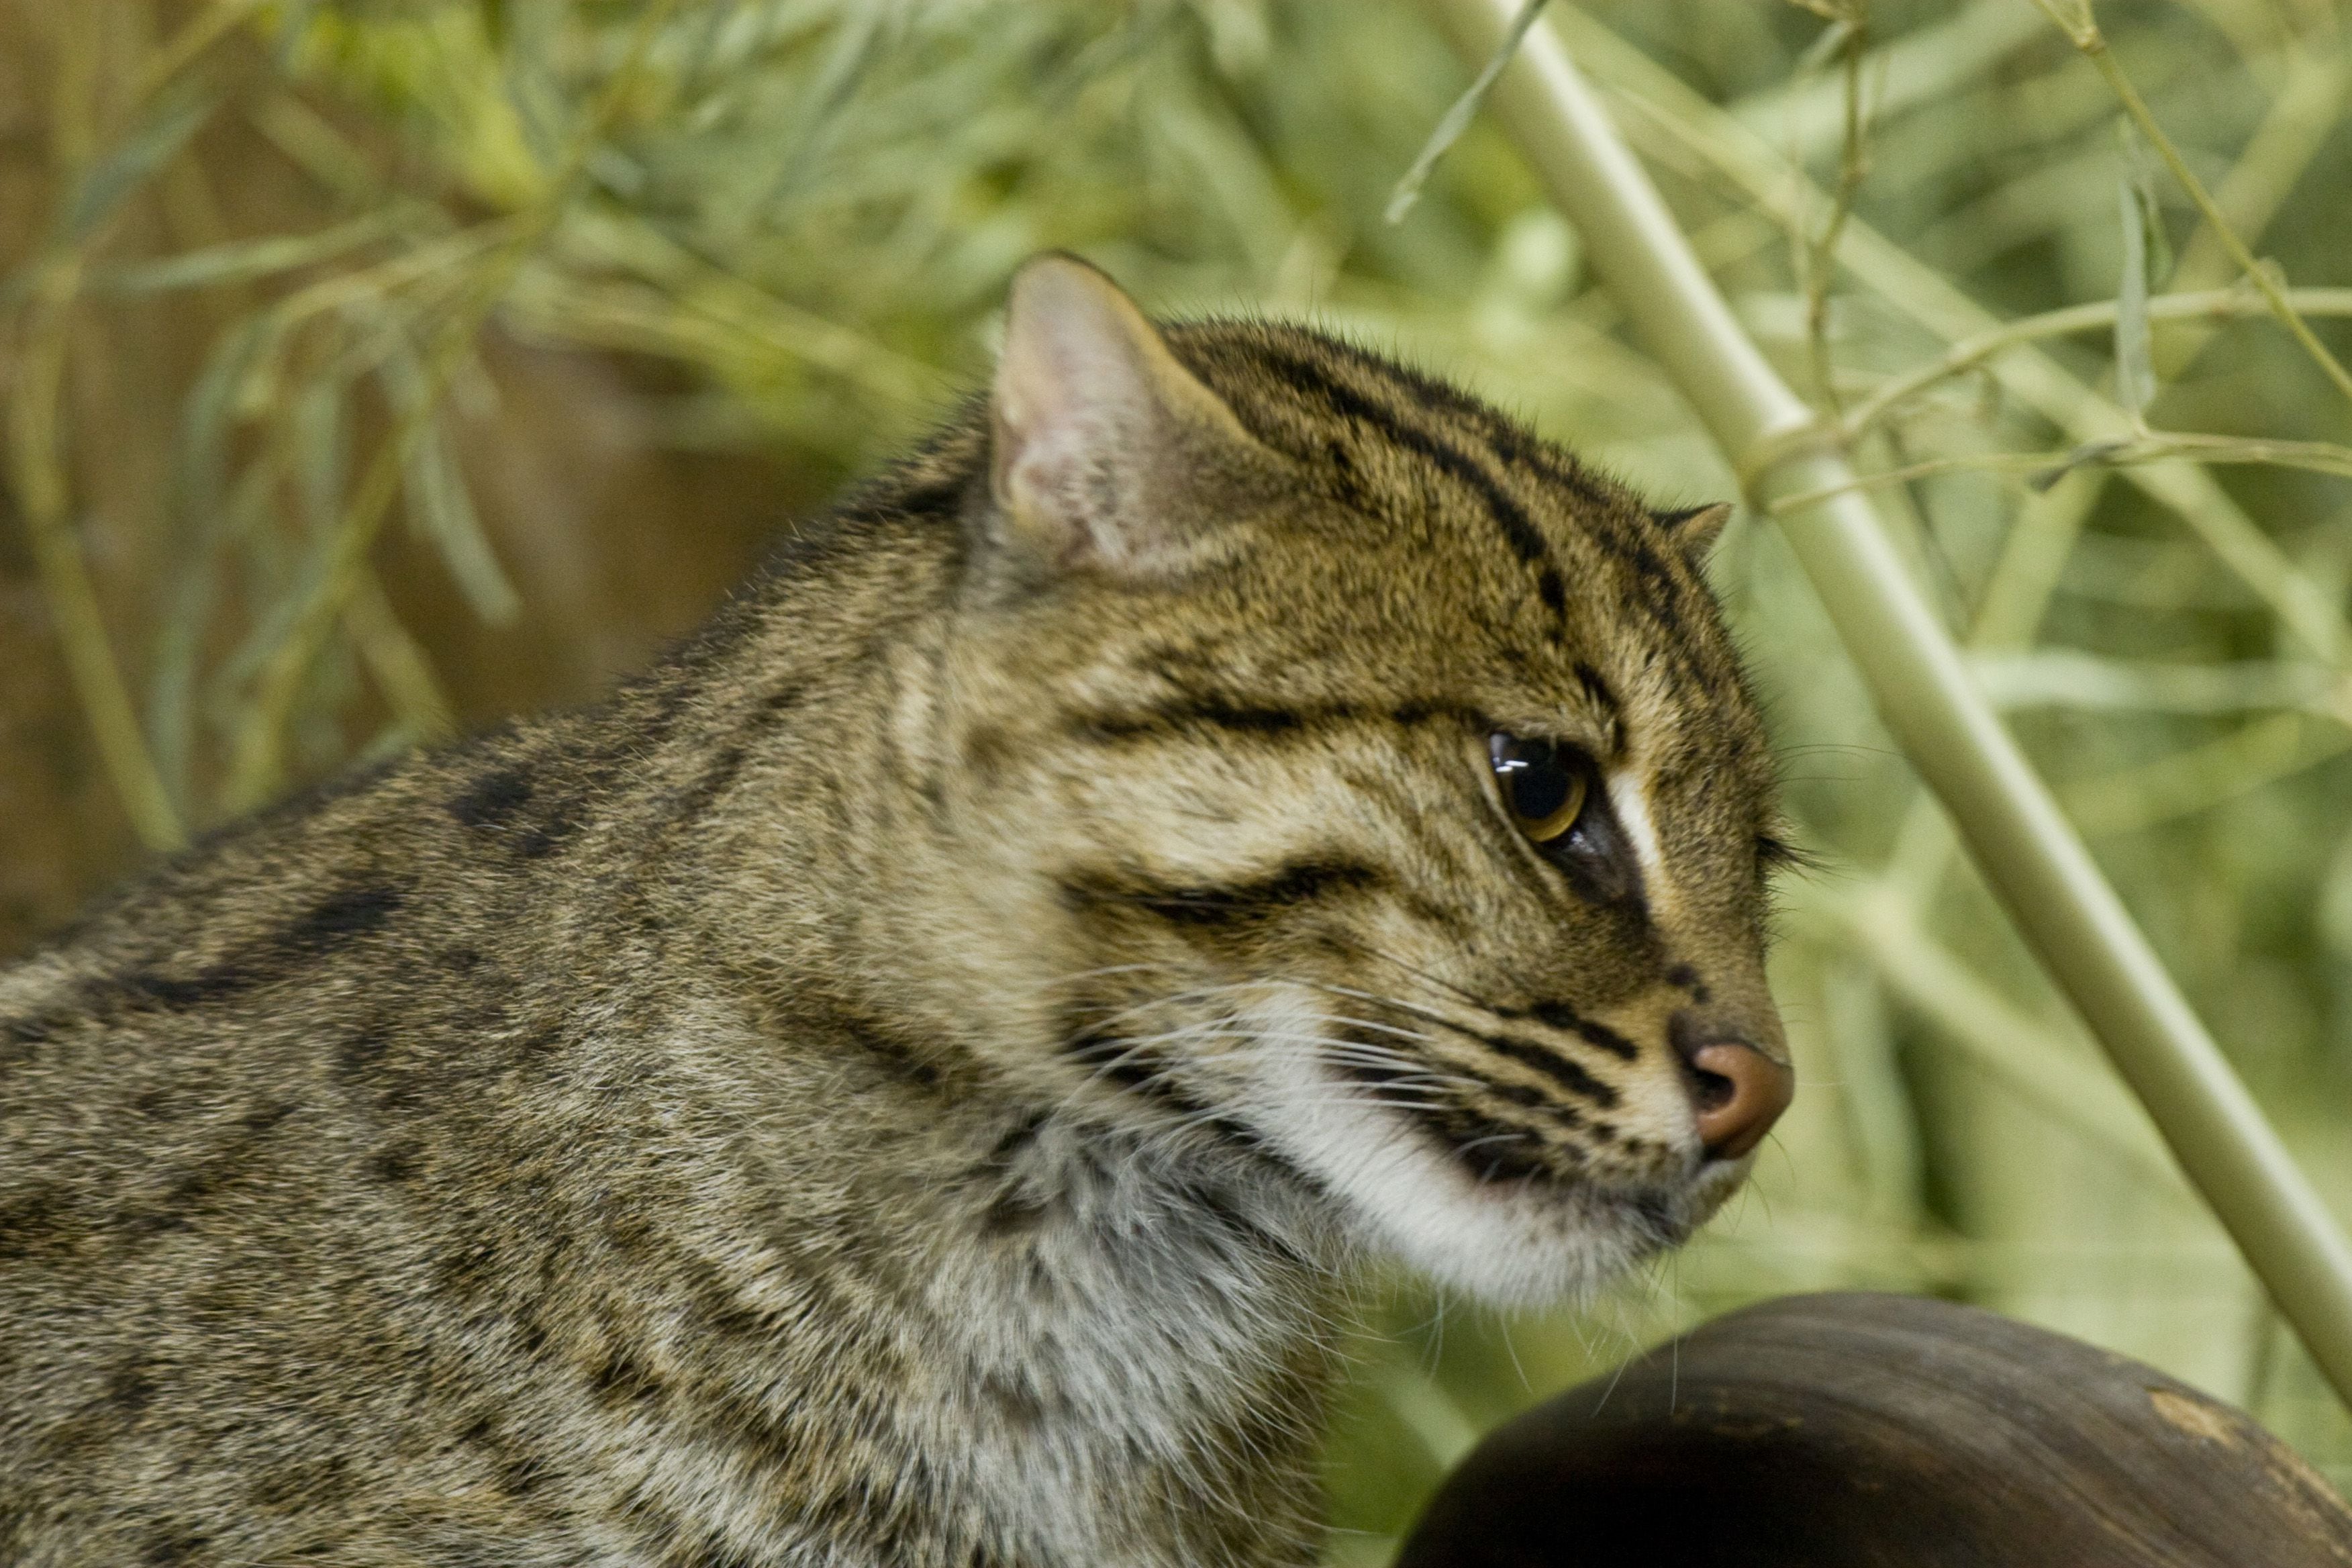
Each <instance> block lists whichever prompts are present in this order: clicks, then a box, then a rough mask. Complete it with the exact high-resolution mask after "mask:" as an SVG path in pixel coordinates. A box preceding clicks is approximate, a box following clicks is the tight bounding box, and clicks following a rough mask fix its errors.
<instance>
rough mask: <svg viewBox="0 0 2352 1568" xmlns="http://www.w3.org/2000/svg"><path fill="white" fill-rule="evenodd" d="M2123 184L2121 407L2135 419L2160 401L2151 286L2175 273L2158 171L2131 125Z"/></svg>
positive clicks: (2124, 127)
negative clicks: (2149, 308) (2150, 315)
mask: <svg viewBox="0 0 2352 1568" xmlns="http://www.w3.org/2000/svg"><path fill="white" fill-rule="evenodd" d="M2117 135H2118V138H2119V140H2120V141H2121V142H2122V145H2123V157H2124V172H2123V180H2122V183H2121V184H2120V185H2119V186H2118V188H2117V191H2116V195H2117V198H2118V201H2119V204H2120V206H2121V210H2122V215H2123V232H2124V265H2123V278H2122V280H2121V281H2120V282H2119V283H2118V285H2117V286H2116V402H2117V403H2119V404H2121V405H2123V407H2124V409H2125V411H2126V412H2127V413H2129V414H2130V415H2131V416H2133V417H2134V418H2135V419H2137V418H2139V417H2140V416H2143V415H2145V414H2146V413H2147V407H2148V405H2149V404H2151V403H2153V402H2155V401H2156V391H2157V381H2156V354H2155V349H2154V346H2153V338H2152V336H2151V334H2150V331H2149V329H2148V324H2147V296H2148V282H2149V279H2152V278H2162V277H2164V276H2166V275H2167V274H2168V273H2169V272H2170V271H2171V269H2172V257H2171V247H2169V246H2168V245H2167V244H2166V243H2165V237H2164V214H2163V211H2162V209H2161V208H2159V207H2158V205H2157V200H2156V179H2155V171H2154V170H2153V168H2152V167H2151V166H2150V164H2149V162H2148V158H2147V150H2146V148H2145V147H2144V146H2143V145H2142V143H2141V142H2140V140H2139V137H2138V135H2137V132H2134V131H2133V129H2132V126H2131V122H2130V121H2123V122H2121V124H2120V127H2119V129H2118V132H2117Z"/></svg>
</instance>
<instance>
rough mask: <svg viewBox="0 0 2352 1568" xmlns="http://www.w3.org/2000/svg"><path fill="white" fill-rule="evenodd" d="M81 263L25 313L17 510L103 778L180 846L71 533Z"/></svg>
mask: <svg viewBox="0 0 2352 1568" xmlns="http://www.w3.org/2000/svg"><path fill="white" fill-rule="evenodd" d="M78 270H79V269H78V268H77V266H76V264H75V263H74V262H73V261H72V260H70V259H62V260H60V261H58V263H56V264H55V265H53V267H52V268H51V270H50V273H49V277H48V279H47V282H46V283H45V286H44V287H43V289H41V295H42V297H41V298H40V299H39V300H38V301H37V304H36V305H35V307H34V309H33V310H31V311H30V312H29V315H28V319H27V321H26V328H25V331H24V338H23V342H22V344H21V346H20V349H19V353H18V355H17V362H16V386H15V388H14V389H13V395H11V396H10V398H9V399H8V458H9V462H8V471H9V478H10V479H11V481H12V487H11V488H12V489H14V490H15V492H16V509H17V510H18V511H19V512H20V513H21V514H22V515H23V517H24V520H25V527H26V532H27V533H29V534H30V535H31V539H32V546H33V558H34V562H35V563H36V566H37V570H38V571H39V573H40V579H41V593H42V595H43V597H44V599H45V600H46V602H47V605H48V610H49V615H50V617H51V619H52V620H53V621H54V622H55V623H56V626H57V634H58V645H59V646H60V647H62V649H63V650H64V653H65V656H66V668H67V669H68V672H70V674H71V675H72V677H73V683H74V695H75V696H76V698H77V699H78V700H79V701H80V704H81V710H82V714H83V716H84V717H85V718H86V719H88V720H89V727H90V730H91V731H92V733H93V734H95V735H96V737H97V739H98V751H99V757H100V761H101V762H102V763H104V764H105V768H106V774H107V778H108V780H109V782H110V783H111V784H112V785H113V786H114V793H115V795H116V797H117V798H119V799H120V800H121V802H122V809H123V812H124V814H125V815H126V816H129V817H130V819H131V827H132V829H133V830H134V831H136V832H137V833H138V835H139V837H140V841H141V842H142V843H143V844H145V845H146V846H147V847H149V848H151V849H176V848H179V847H181V846H182V845H184V844H185V843H186V842H187V832H186V829H185V828H184V826H182V824H181V821H180V815H179V813H178V811H177V810H175V809H174V808H173V805H172V796H171V792H170V791H168V790H166V789H165V788H164V787H163V774H162V773H159V772H157V771H156V767H155V759H154V756H153V754H152V752H150V751H149V750H148V746H147V737H146V735H145V734H144V732H142V731H141V730H140V728H139V717H138V711H137V710H136V709H135V708H134V707H133V706H132V704H131V691H130V689H129V688H128V687H127V686H126V685H124V683H123V679H122V669H121V665H120V664H119V663H118V662H117V661H116V659H115V657H114V647H113V645H112V644H111V643H110V641H109V640H108V638H107V635H106V623H105V620H104V617H103V616H101V615H100V612H99V605H98V593H97V590H96V588H95V587H94V586H93V585H92V584H91V582H90V578H89V566H88V564H87V563H85V562H84V561H83V559H82V553H81V542H80V541H79V538H77V537H76V534H75V531H74V526H73V521H72V519H71V516H70V510H69V509H70V501H69V500H68V486H67V480H66V476H65V469H64V464H63V462H62V461H61V459H60V458H59V453H58V410H59V406H60V405H61V403H62V402H63V398H64V392H65V367H66V345H67V340H68V336H69V334H70V331H71V326H72V300H73V296H74V292H75V281H76V273H77V271H78Z"/></svg>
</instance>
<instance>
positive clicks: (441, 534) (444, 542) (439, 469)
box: [383, 344, 522, 626]
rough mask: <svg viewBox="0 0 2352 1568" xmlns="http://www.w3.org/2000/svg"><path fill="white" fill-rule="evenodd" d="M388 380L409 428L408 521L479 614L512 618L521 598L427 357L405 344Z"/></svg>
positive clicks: (492, 619)
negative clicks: (444, 416)
mask: <svg viewBox="0 0 2352 1568" xmlns="http://www.w3.org/2000/svg"><path fill="white" fill-rule="evenodd" d="M383 385H384V389H385V392H386V395H387V396H388V397H389V398H390V400H391V403H392V405H393V407H394V410H395V411H396V412H397V414H398V416H399V417H400V418H401V420H402V421H403V422H404V424H406V425H408V426H410V427H411V434H410V437H409V439H408V441H407V443H406V445H405V447H404V450H403V453H402V459H401V466H402V479H403V483H404V494H405V495H406V496H407V498H408V506H409V519H410V521H412V522H413V523H415V525H416V526H417V528H418V529H419V530H420V531H423V533H424V534H425V537H426V538H427V539H429V540H431V541H432V542H433V543H434V546H435V547H436V549H438V550H439V551H440V552H441V561H442V563H443V564H444V565H446V566H447V567H448V568H449V574H450V576H452V577H453V578H455V579H456V580H457V587H458V591H459V592H461V593H462V594H464V595H465V596H466V603H467V605H469V606H471V607H472V609H473V611H474V613H475V614H476V615H478V616H481V617H482V619H484V620H485V621H488V622H489V623H490V624H491V625H492V626H505V625H507V624H509V622H511V621H512V620H513V619H514V618H515V616H518V615H519V614H520V613H521V610H522V600H521V597H520V595H518V594H516V592H515V589H514V584H512V583H511V582H510V581H509V579H508V577H507V574H506V570H505V568H504V567H502V566H500V565H499V558H498V556H497V554H496V553H495V552H493V551H492V550H491V549H490V542H489V539H488V536H487V535H485V534H484V532H483V531H482V521H481V516H480V514H479V513H478V512H477V511H476V510H474V498H473V493H472V491H471V490H470V489H468V488H467V484H466V478H465V475H464V473H463V472H462V471H461V470H460V469H459V468H458V466H457V458H456V456H455V455H454V454H453V453H452V452H451V451H450V449H449V444H448V441H447V438H446V434H445V433H444V431H443V429H442V425H441V418H440V410H439V407H438V405H437V403H436V400H435V399H434V397H433V395H432V390H431V388H430V387H429V386H428V385H427V384H426V380H425V367H424V365H423V363H420V362H419V361H418V360H417V358H416V356H415V353H413V352H412V351H410V350H409V349H408V348H407V347H406V346H405V344H403V345H402V346H401V347H400V348H399V349H398V350H397V351H396V352H394V353H392V354H390V355H389V356H387V357H386V359H385V361H384V363H383Z"/></svg>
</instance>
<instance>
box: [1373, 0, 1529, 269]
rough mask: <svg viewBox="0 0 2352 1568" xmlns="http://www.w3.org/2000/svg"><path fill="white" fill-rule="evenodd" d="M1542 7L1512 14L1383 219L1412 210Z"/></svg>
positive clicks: (1395, 220) (1398, 220)
mask: <svg viewBox="0 0 2352 1568" xmlns="http://www.w3.org/2000/svg"><path fill="white" fill-rule="evenodd" d="M1543 8H1544V0H1524V3H1523V4H1522V5H1520V6H1519V13H1518V15H1517V16H1514V17H1512V18H1511V26H1510V28H1509V30H1508V31H1507V32H1506V33H1505V34H1504V35H1503V41H1502V42H1501V43H1500V44H1499V45H1497V46H1496V49H1495V52H1494V53H1493V54H1492V55H1490V56H1488V57H1487V58H1486V66H1485V67H1484V68H1481V69H1480V71H1479V72H1478V75H1477V78H1476V79H1475V80H1474V81H1472V82H1471V84H1470V88H1469V90H1468V91H1466V92H1465V93H1464V94H1463V95H1462V96H1461V97H1460V98H1457V99H1455V100H1454V107H1453V108H1451V109H1449V110H1446V111H1445V114H1444V118H1442V119H1440V120H1439V121H1438V122H1437V126H1436V128H1435V129H1434V130H1433V131H1431V132H1430V133H1429V140H1428V141H1427V142H1423V143H1422V148H1421V152H1420V153H1419V155H1418V156H1416V157H1415V158H1414V159H1413V161H1412V167H1411V168H1409V169H1407V170H1406V171H1405V172H1404V176H1403V178H1402V179H1400V180H1398V181H1397V183H1396V189H1395V190H1393V191H1391V193H1389V205H1388V207H1387V209H1386V210H1385V211H1383V212H1382V213H1381V217H1382V219H1383V220H1385V221H1386V222H1389V223H1391V224H1396V223H1402V222H1403V221H1404V215H1405V214H1407V213H1409V212H1411V211H1412V205H1413V203H1415V202H1417V201H1419V200H1421V187H1422V186H1423V184H1426V183H1427V181H1428V179H1429V174H1430V171H1431V170H1433V169H1434V168H1436V167H1437V161H1438V160H1439V159H1440V158H1443V157H1444V156H1445V153H1446V150H1447V149H1448V148H1450V147H1452V146H1453V145H1454V143H1455V142H1459V141H1460V140H1461V139H1462V133H1463V132H1465V131H1467V130H1469V129H1470V121H1473V120H1475V119H1476V118H1477V116H1478V110H1479V108H1480V106H1481V105H1483V104H1484V103H1485V102H1486V95H1487V94H1488V93H1489V92H1492V91H1493V90H1494V89H1495V79H1496V78H1497V77H1499V76H1501V75H1502V74H1503V68H1504V67H1505V66H1507V65H1509V64H1510V63H1511V57H1512V56H1513V55H1516V54H1517V53H1518V52H1519V40H1520V39H1522V38H1524V37H1527V36H1528V28H1529V27H1532V26H1535V25H1536V18H1537V17H1538V16H1541V15H1542V14H1543Z"/></svg>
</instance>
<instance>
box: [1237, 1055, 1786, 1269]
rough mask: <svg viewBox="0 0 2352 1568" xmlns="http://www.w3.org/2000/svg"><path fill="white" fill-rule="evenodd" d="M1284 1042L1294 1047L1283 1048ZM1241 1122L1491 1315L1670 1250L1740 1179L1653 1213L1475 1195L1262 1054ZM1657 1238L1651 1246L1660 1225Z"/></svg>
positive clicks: (1449, 1169)
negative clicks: (1249, 1108)
mask: <svg viewBox="0 0 2352 1568" xmlns="http://www.w3.org/2000/svg"><path fill="white" fill-rule="evenodd" d="M1291 1037H1292V1038H1293V1039H1296V1038H1297V1036H1296V1035H1293V1036H1291ZM1258 1066H1259V1068H1260V1075H1261V1083H1262V1085H1263V1089H1262V1093H1263V1098H1262V1099H1260V1100H1258V1102H1257V1104H1256V1106H1255V1115H1254V1116H1253V1117H1252V1118H1251V1120H1252V1121H1254V1122H1255V1124H1256V1126H1257V1128H1258V1130H1259V1131H1260V1132H1261V1133H1262V1134H1264V1135H1265V1137H1267V1138H1268V1139H1269V1140H1270V1141H1271V1142H1273V1143H1274V1145H1275V1146H1276V1148H1277V1149H1278V1150H1280V1151H1281V1152H1282V1154H1283V1155H1284V1157H1285V1158H1286V1159H1287V1160H1289V1161H1290V1163H1292V1164H1294V1165H1296V1166H1297V1168H1298V1169H1300V1170H1301V1171H1304V1172H1306V1173H1308V1174H1310V1175H1312V1176H1313V1177H1315V1178H1316V1179H1317V1180H1318V1182H1320V1183H1321V1184H1323V1187H1324V1189H1325V1190H1326V1191H1327V1192H1328V1193H1330V1194H1332V1195H1333V1196H1334V1197H1335V1198H1337V1199H1338V1200H1339V1203H1340V1204H1341V1205H1343V1207H1345V1208H1346V1209H1347V1210H1348V1211H1349V1212H1348V1218H1349V1223H1350V1226H1351V1228H1353V1229H1355V1230H1357V1231H1358V1232H1359V1234H1360V1235H1363V1236H1364V1237H1365V1239H1367V1240H1370V1241H1372V1242H1374V1243H1376V1244H1378V1245H1380V1246H1381V1247H1384V1248H1385V1249H1386V1250H1388V1251H1391V1252H1393V1253H1395V1254H1397V1255H1398V1256H1399V1257H1401V1258H1403V1259H1404V1260H1405V1261H1406V1262H1407V1263H1410V1264H1412V1266H1413V1267H1414V1268H1418V1269H1420V1270H1421V1271H1422V1272H1423V1273H1425V1274H1427V1275H1429V1276H1430V1277H1431V1278H1433V1279H1436V1280H1439V1281H1441V1282H1442V1283H1444V1284H1447V1285H1451V1286H1454V1287H1455V1288H1457V1289H1462V1290H1465V1291H1467V1292H1468V1293H1470V1294H1471V1295H1473V1296H1475V1297H1477V1298H1479V1299H1481V1300H1486V1301H1487V1302H1490V1303H1493V1304H1494V1305H1496V1306H1541V1305H1546V1304H1549V1303H1553V1302H1558V1301H1560V1300H1569V1299H1572V1298H1577V1297H1582V1296H1588V1295H1590V1294H1591V1292H1593V1291H1594V1290H1596V1289H1600V1288H1601V1286H1604V1285H1606V1284H1608V1283H1609V1282H1610V1281H1611V1280H1612V1279H1616V1278H1617V1277H1618V1276H1619V1275H1621V1274H1622V1273H1623V1272H1624V1271H1625V1270H1626V1269H1627V1268H1630V1267H1631V1266H1633V1264H1635V1263H1638V1262H1640V1261H1641V1260H1642V1259H1643V1258H1648V1257H1652V1256H1654V1255H1655V1254H1656V1253H1658V1252H1659V1251H1661V1250H1663V1249H1664V1247H1668V1246H1671V1245H1673V1244H1675V1243H1676V1242H1679V1241H1680V1240H1681V1239H1682V1238H1683V1237H1685V1236H1686V1235H1687V1234H1688V1233H1689V1232H1690V1231H1691V1230H1692V1229H1694V1228H1696V1226H1697V1225H1698V1224H1699V1223H1700V1222H1701V1221H1703V1220H1705V1219H1706V1216H1707V1215H1710V1214H1712V1213H1713V1212H1714V1211H1715V1210H1716V1209H1717V1207H1718V1206H1719V1205H1721V1204H1722V1202H1723V1200H1724V1199H1725V1198H1726V1197H1727V1196H1729V1195H1730V1194H1731V1193H1732V1191H1733V1190H1734V1189H1736V1188H1737V1187H1738V1184H1739V1183H1740V1181H1741V1180H1742V1179H1743V1178H1744V1177H1745V1176H1746V1175H1747V1173H1748V1161H1745V1160H1742V1161H1738V1162H1737V1163H1725V1162H1719V1161H1712V1162H1709V1163H1707V1165H1706V1167H1705V1168H1704V1169H1703V1171H1702V1172H1701V1173H1699V1175H1698V1178H1697V1179H1696V1181H1694V1182H1691V1183H1690V1184H1688V1185H1687V1186H1683V1187H1682V1188H1681V1190H1679V1191H1675V1187H1676V1186H1678V1185H1680V1184H1675V1183H1673V1182H1671V1181H1669V1182H1668V1183H1667V1184H1664V1192H1665V1193H1666V1194H1667V1195H1668V1196H1669V1198H1670V1200H1671V1201H1670V1202H1669V1203H1668V1204H1667V1205H1665V1207H1664V1212H1663V1213H1662V1212H1660V1210H1659V1208H1658V1207H1657V1206H1656V1205H1655V1202H1653V1204H1652V1205H1645V1206H1647V1207H1648V1208H1649V1213H1647V1214H1646V1215H1645V1214H1644V1213H1643V1212H1642V1210H1640V1209H1637V1208H1636V1207H1635V1206H1634V1205H1633V1203H1632V1202H1631V1201H1630V1199H1629V1196H1628V1194H1624V1193H1623V1192H1622V1191H1612V1189H1609V1188H1606V1187H1599V1186H1591V1187H1588V1186H1581V1185H1579V1184H1574V1183H1559V1184H1541V1185H1537V1184H1529V1183H1528V1182H1525V1181H1520V1180H1510V1179H1504V1180H1497V1181H1492V1182H1483V1181H1480V1180H1479V1179H1478V1178H1477V1177H1476V1176H1475V1174H1474V1173H1472V1172H1471V1171H1469V1170H1468V1169H1466V1168H1465V1166H1464V1164H1463V1163H1461V1162H1460V1161H1459V1160H1456V1159H1454V1157H1452V1156H1451V1155H1450V1154H1448V1153H1447V1152H1445V1151H1444V1150H1441V1149H1439V1148H1438V1147H1437V1146H1436V1145H1435V1144H1434V1143H1433V1142H1432V1141H1431V1140H1430V1139H1429V1138H1428V1137H1427V1136H1426V1135H1424V1134H1423V1133H1422V1132H1420V1131H1416V1130H1415V1129H1414V1128H1413V1127H1412V1125H1411V1124H1410V1123H1409V1122H1408V1121H1407V1120H1406V1118H1405V1115H1404V1113H1403V1112H1402V1111H1399V1110H1393V1109H1391V1108H1388V1107H1385V1106H1382V1105H1380V1104H1377V1103H1373V1102H1372V1100H1371V1096H1370V1091H1368V1090H1363V1089H1353V1088H1352V1087H1351V1086H1349V1085H1347V1084H1344V1083H1340V1082H1337V1081H1335V1080H1334V1079H1331V1078H1330V1077H1329V1076H1328V1073H1327V1072H1326V1071H1325V1070H1324V1069H1323V1068H1320V1067H1319V1066H1318V1063H1317V1062H1316V1061H1315V1059H1314V1056H1313V1053H1312V1052H1310V1051H1307V1050H1301V1049H1297V1048H1296V1047H1292V1048H1287V1049H1286V1048H1279V1047H1276V1048H1274V1049H1268V1050H1265V1051H1263V1052H1262V1054H1260V1056H1259V1058H1258ZM1662 1220H1663V1221H1664V1222H1665V1224H1664V1228H1665V1229H1666V1230H1667V1231H1668V1232H1669V1233H1670V1234H1665V1235H1661V1234H1660V1228H1661V1227H1660V1221H1662Z"/></svg>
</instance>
